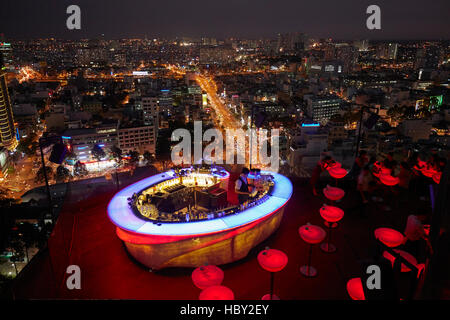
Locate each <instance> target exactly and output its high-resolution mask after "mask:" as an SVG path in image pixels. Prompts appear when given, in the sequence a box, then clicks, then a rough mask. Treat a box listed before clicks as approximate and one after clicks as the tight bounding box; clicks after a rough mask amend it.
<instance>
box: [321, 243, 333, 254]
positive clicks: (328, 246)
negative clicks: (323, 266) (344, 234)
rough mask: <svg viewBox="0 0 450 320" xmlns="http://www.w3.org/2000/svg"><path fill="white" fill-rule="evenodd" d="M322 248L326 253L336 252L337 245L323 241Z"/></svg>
mask: <svg viewBox="0 0 450 320" xmlns="http://www.w3.org/2000/svg"><path fill="white" fill-rule="evenodd" d="M320 249H322V251H323V252H326V253H333V252H336V246H335V245H334V244H332V243H322V244H321V245H320Z"/></svg>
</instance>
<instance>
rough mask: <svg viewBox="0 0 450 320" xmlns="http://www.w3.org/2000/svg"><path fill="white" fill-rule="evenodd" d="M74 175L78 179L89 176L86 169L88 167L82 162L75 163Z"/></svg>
mask: <svg viewBox="0 0 450 320" xmlns="http://www.w3.org/2000/svg"><path fill="white" fill-rule="evenodd" d="M73 173H74V175H76V176H77V177H82V176H85V175H87V174H88V170H87V169H86V165H85V164H84V163H82V162H81V161H77V162H75V165H74V168H73Z"/></svg>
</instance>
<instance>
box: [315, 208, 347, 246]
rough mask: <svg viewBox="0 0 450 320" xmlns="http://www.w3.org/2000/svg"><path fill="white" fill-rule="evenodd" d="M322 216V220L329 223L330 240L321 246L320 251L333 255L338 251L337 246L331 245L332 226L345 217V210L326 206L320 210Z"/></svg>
mask: <svg viewBox="0 0 450 320" xmlns="http://www.w3.org/2000/svg"><path fill="white" fill-rule="evenodd" d="M319 212H320V215H321V216H322V218H323V219H324V220H325V221H326V222H328V229H329V231H328V239H327V242H324V243H322V244H321V245H320V249H322V251H324V252H327V253H332V252H335V251H336V246H335V245H334V244H332V243H331V230H332V228H333V227H332V224H333V223H336V222H338V221H340V220H341V219H342V218H343V217H344V210H342V209H341V208H338V207H334V206H328V205H326V204H324V205H323V206H322V207H321V208H320V210H319Z"/></svg>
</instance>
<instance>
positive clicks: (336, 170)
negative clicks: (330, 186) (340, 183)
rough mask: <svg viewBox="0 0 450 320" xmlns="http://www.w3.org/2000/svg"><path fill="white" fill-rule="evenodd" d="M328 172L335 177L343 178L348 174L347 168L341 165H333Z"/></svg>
mask: <svg viewBox="0 0 450 320" xmlns="http://www.w3.org/2000/svg"><path fill="white" fill-rule="evenodd" d="M328 173H329V174H330V176H332V177H333V178H335V179H342V178H343V177H345V176H346V175H347V170H345V169H344V168H341V167H333V168H331V169H329V170H328Z"/></svg>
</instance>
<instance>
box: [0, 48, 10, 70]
mask: <svg viewBox="0 0 450 320" xmlns="http://www.w3.org/2000/svg"><path fill="white" fill-rule="evenodd" d="M0 55H3V64H4V66H5V67H6V68H7V69H9V68H12V67H13V65H12V64H13V61H12V48H11V43H9V42H0Z"/></svg>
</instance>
